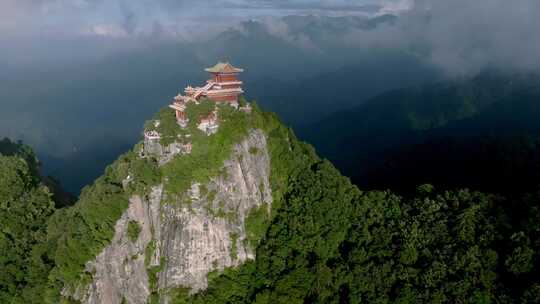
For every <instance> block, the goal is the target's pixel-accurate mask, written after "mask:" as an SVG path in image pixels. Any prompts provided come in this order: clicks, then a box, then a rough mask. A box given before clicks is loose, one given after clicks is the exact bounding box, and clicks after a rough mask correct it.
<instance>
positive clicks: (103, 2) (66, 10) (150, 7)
mask: <svg viewBox="0 0 540 304" xmlns="http://www.w3.org/2000/svg"><path fill="white" fill-rule="evenodd" d="M384 13H393V14H397V15H399V16H400V17H399V19H398V22H397V23H396V24H394V25H387V26H381V27H379V28H377V29H376V30H373V31H365V30H358V31H357V32H356V33H347V34H346V37H344V39H345V41H346V43H348V44H349V45H351V46H356V47H359V48H370V47H371V48H372V47H378V48H387V49H399V50H403V51H406V52H411V53H413V54H415V55H417V56H419V57H421V58H423V59H425V60H428V61H430V62H431V63H433V64H435V65H437V66H440V67H442V68H443V69H445V70H446V71H448V73H449V74H451V75H460V74H467V73H471V72H476V71H480V70H482V69H483V68H485V67H486V66H497V67H503V68H509V69H518V70H530V69H533V70H540V35H539V34H538V30H539V29H540V1H539V0H513V1H508V0H0V64H1V60H2V59H4V58H10V59H9V61H10V62H14V61H13V59H11V57H13V58H16V57H17V58H32V59H35V58H39V52H42V53H43V54H45V53H47V52H48V53H52V52H51V50H54V54H62V55H65V56H63V57H69V56H80V57H84V56H86V54H85V52H87V53H88V56H97V55H96V54H98V55H99V54H101V53H102V52H107V50H108V49H114V48H118V47H129V46H130V45H131V44H134V42H133V41H132V40H133V39H129V38H132V37H136V38H137V39H139V38H141V37H143V38H144V37H146V38H148V37H151V38H152V39H155V38H156V37H159V38H160V39H161V38H165V39H167V38H171V39H173V40H174V41H182V40H188V41H192V40H194V39H205V37H206V36H207V35H209V34H212V33H216V32H218V31H220V30H222V29H223V28H227V27H230V26H234V25H235V24H238V22H239V21H241V20H246V19H252V18H255V19H259V20H271V19H272V17H280V16H284V15H299V14H300V15H306V14H314V15H327V16H343V15H362V16H366V15H367V16H374V15H380V14H384ZM263 17H264V18H267V17H270V18H269V19H268V18H267V19H264V18H263ZM264 22H267V23H268V21H264ZM280 26H282V25H280ZM280 29H281V30H280V31H277V33H278V34H279V33H285V34H286V33H287V29H286V28H285V29H283V28H280ZM344 35H345V34H344ZM81 37H82V38H81ZM96 38H99V39H106V40H102V41H97V42H98V43H96V41H90V40H88V39H96ZM73 39H79V40H77V42H76V43H74V42H73V41H72V40H73ZM81 39H85V40H81ZM62 41H63V43H61V42H62ZM66 41H67V45H82V46H83V47H80V48H79V49H78V51H77V52H73V51H70V50H69V48H66V46H65V45H66ZM104 42H106V43H104ZM305 44H309V41H308V42H307V43H305ZM86 46H88V47H86ZM29 50H38V55H36V54H34V53H33V54H31V55H26V56H21V54H23V55H24V54H25V52H29ZM10 53H11V54H12V56H11V57H9V56H2V55H3V54H8V55H9V54H10ZM81 54H82V55H81ZM59 58H60V56H59Z"/></svg>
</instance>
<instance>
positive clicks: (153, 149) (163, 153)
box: [141, 131, 191, 166]
mask: <svg viewBox="0 0 540 304" xmlns="http://www.w3.org/2000/svg"><path fill="white" fill-rule="evenodd" d="M176 140H182V139H181V138H176ZM160 142H161V135H160V134H159V133H158V132H156V131H150V132H145V133H144V145H143V149H142V150H141V156H142V157H146V156H151V157H156V158H157V159H158V163H159V165H160V166H162V165H164V164H166V163H168V162H170V161H171V160H172V159H173V158H174V157H176V156H177V155H182V154H189V153H191V143H189V142H186V143H180V142H178V141H174V142H173V143H171V144H169V145H167V146H163V145H162V144H161V143H160Z"/></svg>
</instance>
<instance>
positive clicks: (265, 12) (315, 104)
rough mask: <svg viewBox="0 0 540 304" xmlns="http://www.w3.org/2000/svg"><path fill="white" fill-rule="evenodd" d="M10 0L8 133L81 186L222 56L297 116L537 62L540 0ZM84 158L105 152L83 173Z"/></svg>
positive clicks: (316, 115)
mask: <svg viewBox="0 0 540 304" xmlns="http://www.w3.org/2000/svg"><path fill="white" fill-rule="evenodd" d="M0 8H1V9H0V12H1V13H0V14H3V15H0V16H4V17H5V18H3V19H2V22H0V33H2V35H0V49H1V52H0V67H1V68H0V79H2V81H1V82H0V106H2V111H1V113H0V131H1V135H2V136H8V137H10V138H14V139H22V140H24V141H25V142H26V143H28V144H29V145H31V146H32V147H35V149H36V151H37V153H38V155H39V156H40V157H41V158H42V159H50V160H51V162H47V163H46V164H49V165H46V167H45V169H46V171H48V172H52V173H55V174H56V175H59V176H60V178H61V179H62V180H66V183H70V184H71V185H69V186H68V188H69V189H70V190H71V191H74V192H78V189H80V188H81V187H82V186H83V185H84V184H86V183H87V182H89V181H91V180H92V179H93V178H94V177H96V176H98V175H99V173H100V172H101V171H102V169H103V168H104V166H105V165H106V163H108V162H109V161H110V160H112V159H114V155H117V153H118V151H122V149H124V148H125V147H127V146H130V145H132V144H133V143H134V142H135V140H136V139H137V138H138V137H139V136H140V128H139V124H138V122H139V121H141V120H144V119H147V118H148V117H149V116H150V114H149V113H151V112H152V111H151V110H152V109H155V108H156V107H159V106H163V105H165V104H167V103H168V102H169V101H170V98H171V97H172V96H170V95H172V94H170V93H165V92H178V91H179V90H181V89H182V88H183V87H185V86H186V85H187V84H190V83H191V84H194V85H197V84H199V83H201V82H202V81H204V79H205V76H204V74H203V71H202V69H201V67H202V66H209V65H211V64H213V63H215V61H216V60H229V61H232V62H234V63H235V64H237V65H238V66H242V67H244V68H246V73H245V75H243V80H244V81H245V88H246V92H247V96H248V97H254V98H256V99H258V100H259V101H260V103H261V104H262V105H263V106H264V107H265V108H267V109H269V110H272V111H275V112H277V113H279V114H280V116H281V117H283V118H284V120H285V122H286V123H287V124H289V125H291V126H293V127H297V126H303V125H309V124H311V123H314V122H315V121H318V120H320V119H323V117H325V116H326V115H330V114H332V113H333V112H336V111H341V110H346V109H347V108H354V107H356V106H358V105H360V104H361V103H363V102H364V101H365V100H366V99H369V98H372V97H374V96H376V95H378V94H380V93H383V92H385V91H388V90H394V89H398V88H404V87H409V86H417V85H422V84H425V83H428V82H431V83H432V82H439V81H446V80H449V81H453V80H455V79H458V78H462V79H470V78H473V77H474V76H475V75H477V74H478V73H481V72H482V71H485V70H486V69H487V70H489V69H491V68H495V69H498V70H500V71H502V72H503V73H510V74H512V73H522V72H523V73H528V72H534V71H535V70H538V69H539V67H540V64H539V62H540V58H538V54H540V52H538V51H537V50H538V49H539V45H540V41H539V40H538V35H536V32H535V30H534V29H535V28H538V26H537V25H538V24H537V23H538V20H540V16H538V11H540V9H538V4H537V2H536V1H533V0H526V1H520V2H519V3H518V4H516V5H513V6H510V7H509V6H507V5H505V2H503V1H502V0H489V1H487V2H485V3H484V2H482V3H480V2H474V3H470V2H469V1H465V0H459V1H453V2H451V3H449V2H447V1H442V0H430V1H383V2H374V1H361V2H358V3H354V4H351V3H350V2H349V1H314V2H310V3H307V2H304V1H294V2H291V3H285V2H282V1H278V2H269V1H262V2H261V1H248V0H246V1H238V2H235V3H229V2H226V3H225V2H223V1H216V2H200V3H191V2H190V1H180V2H176V1H175V2H174V3H173V2H171V1H159V2H157V3H156V4H155V5H152V6H149V5H147V3H146V2H144V1H132V2H129V3H127V2H123V1H110V2H105V1H80V2H76V3H75V2H74V3H67V2H63V1H56V0H47V1H7V2H4V3H2V4H0ZM65 16H70V17H69V18H68V17H65ZM13 18H18V22H17V23H14V22H13V20H14V19H13ZM25 21H26V22H25ZM17 24H23V25H24V26H17ZM84 159H102V160H103V161H100V162H98V163H99V164H101V165H98V163H96V165H98V166H97V167H95V171H93V170H91V172H87V173H85V174H75V173H74V172H77V169H76V166H77V165H78V164H82V163H83V162H84V161H83V160H84ZM68 163H69V164H70V165H69V166H68V165H67V164H68ZM52 164H55V165H52ZM74 166H75V167H74ZM80 169H81V170H82V168H80ZM68 172H72V173H69V174H68ZM85 172H86V171H85ZM74 175H77V176H79V177H77V178H72V176H74ZM81 176H84V177H81ZM80 178H82V179H81V180H79V179H80Z"/></svg>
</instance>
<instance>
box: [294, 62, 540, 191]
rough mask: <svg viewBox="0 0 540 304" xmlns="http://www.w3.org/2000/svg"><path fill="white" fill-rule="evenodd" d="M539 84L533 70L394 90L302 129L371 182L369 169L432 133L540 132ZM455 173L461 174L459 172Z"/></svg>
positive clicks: (344, 168)
mask: <svg viewBox="0 0 540 304" xmlns="http://www.w3.org/2000/svg"><path fill="white" fill-rule="evenodd" d="M538 88H540V80H539V78H538V77H537V76H535V75H514V76H507V75H500V74H496V73H487V74H483V75H481V76H478V77H476V78H474V79H471V80H469V79H464V80H461V81H458V82H454V83H443V84H438V85H427V86H423V87H416V88H409V89H402V90H396V91H391V92H388V93H384V94H381V95H380V96H378V97H375V98H373V99H372V100H370V101H368V102H366V103H365V104H364V105H362V106H360V107H357V108H355V109H352V110H349V111H344V112H342V113H338V114H335V115H332V116H330V117H329V118H327V119H325V120H323V121H321V122H320V123H317V124H315V125H312V126H310V127H309V128H306V129H304V130H300V134H301V135H302V136H304V138H306V139H307V140H309V141H311V142H313V143H314V144H315V146H316V147H318V148H319V149H318V150H319V151H321V154H322V155H324V156H326V157H329V158H330V159H331V160H332V161H334V162H335V163H336V165H337V166H338V167H339V168H340V169H341V170H342V171H343V172H344V173H345V174H346V175H348V176H351V177H353V179H354V180H355V181H356V182H359V183H362V184H365V185H366V186H368V184H369V177H367V176H365V174H366V171H372V172H374V171H376V170H377V166H378V165H382V163H383V162H384V161H385V160H386V159H387V157H393V156H392V155H395V156H396V157H400V156H398V155H399V154H400V153H402V152H403V149H405V148H406V147H407V146H410V145H415V144H420V143H422V142H424V141H426V140H429V139H437V138H443V137H457V138H458V139H459V138H460V137H468V136H477V137H479V136H495V137H497V136H535V135H540V134H539V132H538V131H539V125H538V119H537V117H538V116H537V115H538V111H539V109H538V102H537V100H538V96H539V91H538ZM479 144H480V143H479ZM433 149H436V147H433ZM446 156H447V157H450V158H451V157H452V155H446ZM438 157H440V158H441V160H442V158H444V157H445V156H444V155H442V154H441V155H439V156H438ZM463 157H465V155H463ZM392 162H393V161H392ZM426 169H428V168H427V167H426ZM406 172H407V171H403V172H402V173H400V174H401V176H405V175H406V174H407V173H406ZM434 173H435V172H434ZM454 178H455V179H456V180H459V175H456V176H455V177H454ZM411 182H413V181H412V180H411ZM415 182H419V183H420V181H415ZM376 184H377V185H378V186H383V187H384V186H385V185H384V184H380V183H376ZM387 186H390V184H387Z"/></svg>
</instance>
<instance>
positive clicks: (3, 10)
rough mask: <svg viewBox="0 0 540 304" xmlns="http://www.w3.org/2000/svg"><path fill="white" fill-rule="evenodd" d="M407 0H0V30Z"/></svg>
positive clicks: (12, 32) (109, 26)
mask: <svg viewBox="0 0 540 304" xmlns="http://www.w3.org/2000/svg"><path fill="white" fill-rule="evenodd" d="M409 3H410V1H409V0H383V1H376V0H292V1H289V0H1V1H0V33H2V34H3V35H8V36H20V35H34V34H40V35H43V34H55V35H81V34H83V35H84V34H86V35H104V36H116V37H121V36H128V35H133V34H152V33H154V32H155V31H156V30H160V31H161V32H166V33H169V34H172V35H177V36H180V37H182V36H186V35H190V34H196V33H197V31H205V30H207V28H208V27H212V26H215V25H216V24H218V25H219V24H222V23H224V22H229V23H230V22H231V21H238V20H242V19H247V18H256V17H260V16H283V15H290V14H318V15H334V16H335V15H338V16H339V15H350V14H357V15H369V14H371V15H372V14H377V13H384V12H397V11H400V10H404V9H407V8H408V7H409V6H410V4H409ZM201 26H202V28H201Z"/></svg>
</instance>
